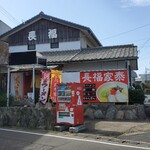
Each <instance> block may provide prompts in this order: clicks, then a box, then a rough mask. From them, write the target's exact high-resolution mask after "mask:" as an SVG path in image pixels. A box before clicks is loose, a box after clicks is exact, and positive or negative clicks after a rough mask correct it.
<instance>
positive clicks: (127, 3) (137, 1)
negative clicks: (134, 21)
mask: <svg viewBox="0 0 150 150" xmlns="http://www.w3.org/2000/svg"><path fill="white" fill-rule="evenodd" d="M121 2H122V3H123V6H124V7H131V6H150V0H121Z"/></svg>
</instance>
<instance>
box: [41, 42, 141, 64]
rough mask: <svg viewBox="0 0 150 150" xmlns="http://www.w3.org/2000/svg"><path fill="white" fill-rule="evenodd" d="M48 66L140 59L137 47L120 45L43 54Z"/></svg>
mask: <svg viewBox="0 0 150 150" xmlns="http://www.w3.org/2000/svg"><path fill="white" fill-rule="evenodd" d="M42 54H43V55H44V56H46V57H47V62H48V64H54V63H67V62H79V61H95V60H96V61H105V60H109V59H111V60H112V59H114V60H116V59H121V60H125V59H138V53H137V46H134V45H119V46H108V47H99V48H86V49H81V50H66V51H53V52H43V53H42Z"/></svg>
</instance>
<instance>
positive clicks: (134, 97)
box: [129, 88, 145, 104]
mask: <svg viewBox="0 0 150 150" xmlns="http://www.w3.org/2000/svg"><path fill="white" fill-rule="evenodd" d="M144 99H145V95H144V91H143V90H142V89H140V88H137V89H129V104H135V103H136V104H143V102H144Z"/></svg>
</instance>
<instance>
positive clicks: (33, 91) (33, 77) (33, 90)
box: [32, 65, 35, 103]
mask: <svg viewBox="0 0 150 150" xmlns="http://www.w3.org/2000/svg"><path fill="white" fill-rule="evenodd" d="M32 81H33V82H32V84H33V85H32V87H33V89H32V93H33V97H32V98H33V103H35V66H34V65H33V73H32Z"/></svg>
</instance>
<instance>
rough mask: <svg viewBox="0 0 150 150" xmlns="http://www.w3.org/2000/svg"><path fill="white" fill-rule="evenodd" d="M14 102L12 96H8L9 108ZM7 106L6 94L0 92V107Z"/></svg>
mask: <svg viewBox="0 0 150 150" xmlns="http://www.w3.org/2000/svg"><path fill="white" fill-rule="evenodd" d="M13 101H14V97H13V96H11V95H10V96H9V106H11V105H12V103H13ZM6 106H7V93H6V92H0V107H6Z"/></svg>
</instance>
